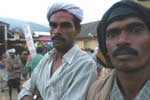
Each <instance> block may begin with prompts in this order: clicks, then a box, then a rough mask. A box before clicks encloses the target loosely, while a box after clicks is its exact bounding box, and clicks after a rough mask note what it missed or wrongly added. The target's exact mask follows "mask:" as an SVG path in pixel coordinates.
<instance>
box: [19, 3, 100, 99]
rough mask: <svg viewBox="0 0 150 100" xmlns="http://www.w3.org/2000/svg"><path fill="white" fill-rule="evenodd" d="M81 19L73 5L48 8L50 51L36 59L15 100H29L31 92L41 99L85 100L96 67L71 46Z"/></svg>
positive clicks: (77, 8) (83, 53) (77, 48)
mask: <svg viewBox="0 0 150 100" xmlns="http://www.w3.org/2000/svg"><path fill="white" fill-rule="evenodd" d="M82 19H83V11H82V10H81V9H80V8H79V7H78V6H76V5H74V4H70V3H65V2H64V3H63V2H56V3H54V4H53V5H52V6H50V8H49V10H48V13H47V20H48V22H49V25H50V33H51V36H52V41H53V46H54V48H53V49H52V50H50V51H49V52H48V53H47V54H46V55H45V56H44V57H43V58H42V59H41V60H40V62H39V64H38V65H37V67H36V68H35V69H34V71H33V72H32V75H31V79H30V80H28V81H27V82H26V83H25V84H24V85H23V88H22V91H21V92H20V93H19V95H18V100H33V91H34V90H35V89H36V90H38V91H39V92H38V93H39V95H40V96H41V98H42V99H43V100H85V97H86V93H87V90H88V87H89V85H90V84H91V83H92V82H93V81H94V80H95V79H96V67H97V66H96V63H95V61H94V60H93V59H92V57H90V56H89V55H88V54H87V53H86V52H84V51H81V50H80V48H79V47H78V46H77V45H76V44H75V38H76V36H77V35H78V34H79V33H80V30H81V24H80V23H81V21H82ZM36 97H37V98H38V95H37V96H36Z"/></svg>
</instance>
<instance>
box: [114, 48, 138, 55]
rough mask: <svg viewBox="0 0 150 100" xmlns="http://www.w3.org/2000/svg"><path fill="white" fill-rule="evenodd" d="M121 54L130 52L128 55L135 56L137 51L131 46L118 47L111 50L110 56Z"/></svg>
mask: <svg viewBox="0 0 150 100" xmlns="http://www.w3.org/2000/svg"><path fill="white" fill-rule="evenodd" d="M122 54H130V55H135V56H137V55H138V51H137V50H135V49H133V48H129V47H120V48H117V49H115V50H114V51H113V52H112V56H113V57H115V56H118V55H122Z"/></svg>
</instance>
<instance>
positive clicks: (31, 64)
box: [26, 47, 43, 75]
mask: <svg viewBox="0 0 150 100" xmlns="http://www.w3.org/2000/svg"><path fill="white" fill-rule="evenodd" d="M42 50H43V49H42V47H37V49H36V53H37V54H36V55H33V57H32V58H31V59H30V60H29V61H28V62H27V64H26V66H27V67H28V69H29V72H30V75H31V72H32V71H33V70H34V68H35V67H36V66H37V64H38V63H39V62H40V60H41V59H42V58H43V55H42Z"/></svg>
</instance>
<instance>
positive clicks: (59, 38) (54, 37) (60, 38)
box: [52, 35, 65, 41]
mask: <svg viewBox="0 0 150 100" xmlns="http://www.w3.org/2000/svg"><path fill="white" fill-rule="evenodd" d="M52 40H61V41H65V38H63V37H62V36H60V35H54V36H52Z"/></svg>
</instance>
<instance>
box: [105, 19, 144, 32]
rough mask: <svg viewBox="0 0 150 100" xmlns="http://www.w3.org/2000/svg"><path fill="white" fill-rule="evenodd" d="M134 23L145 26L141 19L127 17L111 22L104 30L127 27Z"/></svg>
mask: <svg viewBox="0 0 150 100" xmlns="http://www.w3.org/2000/svg"><path fill="white" fill-rule="evenodd" d="M135 23H139V24H145V23H144V21H142V19H140V18H138V17H127V18H124V19H121V20H115V21H113V22H111V23H110V24H109V25H108V26H107V28H106V30H109V29H112V28H117V27H125V26H128V25H130V24H135Z"/></svg>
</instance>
